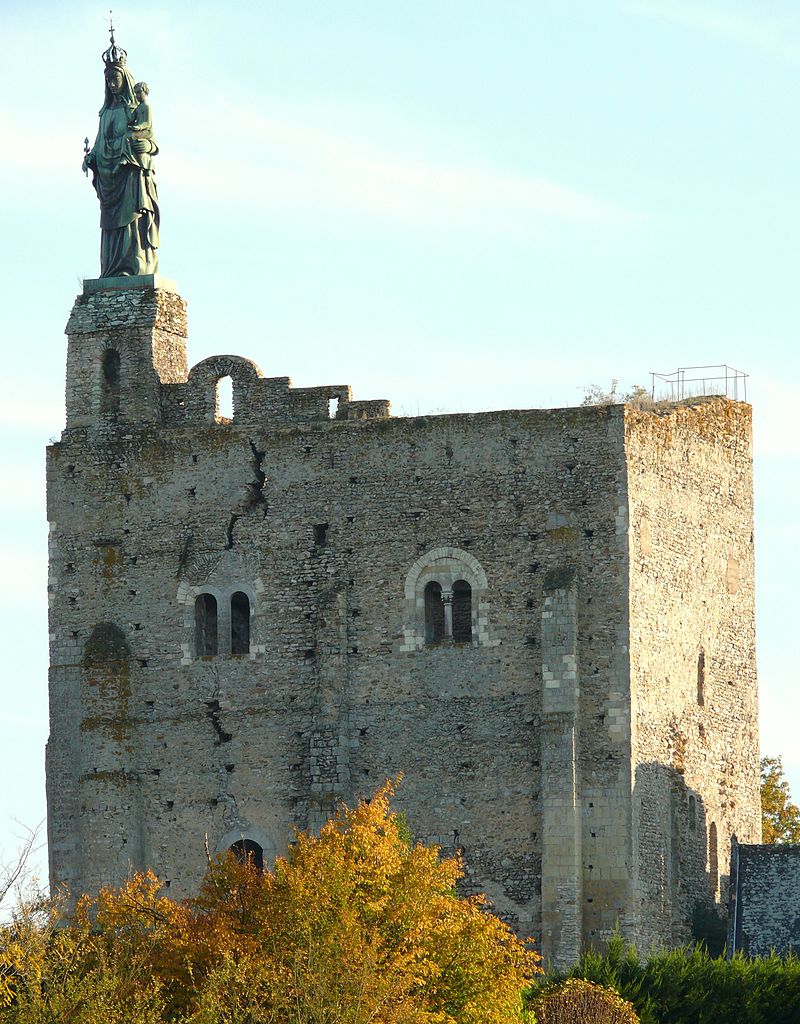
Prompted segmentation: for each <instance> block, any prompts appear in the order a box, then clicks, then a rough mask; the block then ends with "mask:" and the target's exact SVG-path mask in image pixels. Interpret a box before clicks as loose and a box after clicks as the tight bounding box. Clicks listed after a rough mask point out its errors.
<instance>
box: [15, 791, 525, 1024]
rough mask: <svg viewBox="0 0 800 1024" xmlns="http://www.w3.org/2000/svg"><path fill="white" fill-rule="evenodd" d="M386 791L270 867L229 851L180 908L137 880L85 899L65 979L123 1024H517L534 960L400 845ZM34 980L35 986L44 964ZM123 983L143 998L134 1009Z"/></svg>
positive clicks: (65, 933)
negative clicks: (89, 987) (95, 984)
mask: <svg viewBox="0 0 800 1024" xmlns="http://www.w3.org/2000/svg"><path fill="white" fill-rule="evenodd" d="M391 793H392V787H391V785H390V784H388V783H387V784H386V785H385V786H384V787H383V788H382V789H381V790H379V791H378V792H377V793H376V794H375V796H374V797H373V798H372V800H370V801H369V802H363V803H359V804H358V806H357V807H355V808H353V809H347V808H343V809H342V811H341V812H340V813H339V814H338V815H337V816H336V817H335V818H334V819H333V820H331V821H330V822H328V824H326V825H325V826H324V827H323V829H322V831H321V833H320V835H319V837H318V838H315V837H313V836H310V835H307V834H300V835H298V836H297V839H296V842H295V843H294V844H293V846H292V847H291V849H290V851H289V854H288V856H287V857H285V858H280V859H279V860H278V861H277V863H276V864H275V867H274V869H273V870H272V871H266V872H264V873H261V872H258V871H256V870H255V869H254V868H253V866H252V865H251V864H239V863H238V862H237V861H236V860H235V859H234V858H233V857H231V856H229V857H227V858H225V859H218V860H216V861H214V862H212V863H211V864H210V865H209V870H208V872H207V874H206V877H205V879H204V882H203V885H202V888H201V891H200V893H199V895H198V896H197V898H196V899H194V900H190V901H187V902H185V903H177V902H175V901H173V900H170V899H167V898H166V897H163V896H161V895H160V892H159V883H158V880H157V879H156V878H155V876H154V875H152V874H151V873H147V874H144V875H137V876H135V877H134V878H132V879H131V880H130V881H129V882H128V883H127V884H126V885H124V886H122V887H121V888H120V889H103V890H102V891H101V892H100V893H99V895H98V896H97V897H96V898H94V899H88V898H84V899H83V900H82V901H81V902H80V904H79V906H78V913H77V920H76V922H75V924H74V925H73V926H72V927H71V928H69V929H65V930H62V931H61V932H59V933H57V936H60V938H58V941H59V942H61V943H62V945H63V944H64V943H66V944H67V945H69V947H70V950H71V955H72V957H73V962H72V964H71V966H70V972H71V974H70V976H71V977H74V976H76V975H78V976H80V975H81V974H83V975H84V976H89V975H91V977H92V978H95V979H96V978H98V977H99V978H100V979H101V980H103V985H104V986H105V988H104V989H103V991H104V992H105V993H106V996H105V997H106V998H107V1003H108V1006H109V1007H110V1006H111V1004H113V1003H114V999H115V998H117V997H119V1001H120V1004H121V1005H122V1004H124V1006H126V1007H127V1008H128V1009H127V1011H126V1012H128V1015H129V1016H128V1019H129V1020H131V1021H133V1020H139V1019H141V1020H142V1021H144V1020H147V1021H151V1020H164V1021H176V1022H177V1021H181V1022H184V1024H262V1022H270V1024H272V1022H274V1024H278V1022H280V1024H284V1022H287V1024H288V1022H292V1024H306V1022H308V1024H334V1022H335V1024H501V1022H503V1024H506V1022H512V1021H515V1020H518V1019H520V1017H521V1014H522V1004H521V991H522V989H523V988H524V987H525V986H526V985H527V984H528V983H529V982H530V980H531V978H532V976H533V974H534V973H535V972H537V971H538V970H539V968H538V959H539V958H538V957H537V956H536V954H534V953H533V952H531V951H530V950H528V949H526V948H525V946H524V945H523V944H522V943H520V942H519V941H518V940H517V939H516V937H515V936H514V935H513V933H512V932H511V931H510V930H509V929H508V928H507V927H506V926H505V925H504V924H503V923H502V922H501V921H500V920H499V919H498V918H496V917H494V916H493V915H492V914H490V913H488V911H487V908H486V904H485V901H484V899H483V897H471V898H468V899H463V898H459V897H458V896H456V894H455V890H454V886H455V883H456V881H457V879H458V878H459V877H460V875H461V865H460V863H459V861H458V860H457V859H447V858H441V857H440V855H439V851H438V850H437V849H436V848H435V847H426V846H423V845H421V844H418V845H416V846H410V845H409V844H408V843H407V842H406V840H405V839H404V837H403V830H402V829H401V828H400V827H399V823H398V819H397V817H396V815H394V814H393V813H392V812H391V811H390V808H389V797H390V795H391ZM50 945H51V948H52V946H53V943H52V942H51V944H50ZM48 955H49V954H48V953H45V954H44V956H45V959H46V958H47V956H48ZM76 965H77V966H76ZM115 965H116V966H115ZM115 972H116V973H115ZM40 973H41V974H42V976H43V977H45V978H46V976H47V974H48V966H47V965H46V964H45V966H44V967H43V968H42V971H41V972H40ZM50 973H52V971H51V972H50ZM62 973H63V972H62ZM117 974H119V975H120V977H119V979H118V980H119V984H118V985H117V987H116V988H115V987H114V985H115V978H116V977H117ZM122 975H124V977H122ZM133 975H137V976H138V977H139V979H140V981H141V983H142V985H144V986H145V987H146V990H147V994H148V995H147V999H146V1000H145V1001H144V1004H145V1005H144V1006H143V1008H142V1009H141V1011H140V1010H139V1008H138V1004H136V1005H134V1004H135V999H134V998H133V995H132V993H131V990H130V984H131V978H132V976H133ZM13 987H14V986H13V982H12V983H11V988H13ZM34 987H35V986H34ZM42 988H43V989H47V988H48V984H47V983H45V984H44V985H43V986H42ZM107 989H108V991H106V990H107ZM109 991H110V995H109ZM17 996H18V998H17V1004H18V1008H19V1009H21V1007H22V1002H24V999H22V998H21V997H20V996H19V992H18V993H17ZM45 996H46V993H45V995H44V996H43V995H41V994H40V998H45ZM25 998H27V996H26V997H25ZM156 1003H157V1004H158V1007H159V1009H158V1010H157V1009H156ZM103 1005H104V1007H105V1006H106V1004H105V1003H104V1004H103ZM114 1005H116V1004H114ZM14 1006H15V1003H14V1001H13V1000H11V1005H10V1006H9V1010H8V1012H9V1013H11V1012H12V1011H13V1010H14ZM104 1012H105V1013H106V1016H107V1017H108V1019H109V1020H111V1019H112V1017H113V1014H112V1012H111V1010H110V1009H108V1010H104ZM137 1014H138V1016H137ZM28 1019H30V1020H33V1019H36V1020H45V1019H49V1017H47V1016H46V1015H43V1016H35V1017H34V1016H25V1015H24V1014H23V1015H22V1016H19V1017H17V1016H15V1015H13V1014H12V1015H11V1016H6V1015H4V1013H3V1011H2V1010H0V1020H9V1021H11V1020H15V1021H16V1020H19V1021H23V1020H28ZM98 1019H99V1018H98ZM104 1019H105V1018H104ZM122 1019H125V1018H124V1015H123V1017H122Z"/></svg>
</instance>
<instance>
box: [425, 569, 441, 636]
mask: <svg viewBox="0 0 800 1024" xmlns="http://www.w3.org/2000/svg"><path fill="white" fill-rule="evenodd" d="M444 637H445V630H444V602H443V601H442V585H441V583H436V582H435V581H432V582H430V583H429V584H428V585H427V586H426V587H425V643H427V644H438V643H441V641H442V640H444Z"/></svg>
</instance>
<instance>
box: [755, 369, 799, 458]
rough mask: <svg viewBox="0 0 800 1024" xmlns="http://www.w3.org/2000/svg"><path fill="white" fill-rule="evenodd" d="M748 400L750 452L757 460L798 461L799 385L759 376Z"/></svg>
mask: <svg viewBox="0 0 800 1024" xmlns="http://www.w3.org/2000/svg"><path fill="white" fill-rule="evenodd" d="M748 398H749V399H750V401H752V403H753V449H754V452H755V456H756V458H757V459H758V458H761V457H764V456H778V457H781V458H787V457H789V458H800V433H799V432H798V430H797V409H798V408H800V384H798V383H797V382H796V381H793V380H791V379H784V380H778V378H777V377H769V376H766V375H759V377H758V378H757V380H756V381H755V382H751V387H750V393H749V394H748Z"/></svg>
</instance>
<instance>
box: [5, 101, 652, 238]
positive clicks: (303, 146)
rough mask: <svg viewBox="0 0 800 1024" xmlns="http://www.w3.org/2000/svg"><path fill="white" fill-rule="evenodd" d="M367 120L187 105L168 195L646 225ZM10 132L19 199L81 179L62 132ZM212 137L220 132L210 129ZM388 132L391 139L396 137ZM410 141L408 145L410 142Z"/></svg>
mask: <svg viewBox="0 0 800 1024" xmlns="http://www.w3.org/2000/svg"><path fill="white" fill-rule="evenodd" d="M358 114H359V112H358V111H356V112H354V111H350V110H337V109H336V108H335V107H331V106H330V105H327V106H323V107H317V108H315V107H313V106H302V105H298V106H283V107H281V106H280V105H278V104H276V105H275V106H274V107H273V108H272V112H271V115H270V116H264V115H263V114H262V113H260V112H258V111H256V110H255V109H252V110H251V109H247V108H246V107H243V106H241V105H238V104H236V103H233V102H229V101H226V100H224V99H217V100H216V101H209V102H207V103H205V104H189V103H186V102H185V101H182V100H178V101H176V102H170V103H168V105H167V106H166V107H165V111H164V114H163V116H162V118H161V121H160V123H159V134H160V135H161V137H162V138H163V137H164V135H166V136H168V137H169V138H170V147H169V151H168V154H167V152H166V151H165V154H164V159H163V161H161V162H160V166H159V177H160V180H161V182H162V186H163V187H164V189H165V190H166V189H171V190H172V191H173V192H177V193H179V194H180V195H186V194H189V195H191V196H192V197H197V196H202V198H203V199H204V200H205V201H209V198H210V197H213V202H214V205H215V206H216V207H219V206H231V205H233V206H236V207H237V208H238V209H241V208H242V207H249V208H250V209H251V210H252V211H253V212H254V213H255V214H258V213H260V212H262V211H265V210H274V209H281V210H286V209H291V211H292V214H293V215H295V214H296V213H297V212H308V211H316V210H319V209H322V210H325V211H336V210H340V209H346V210H360V211H366V212H369V213H371V214H378V215H380V216H384V217H389V218H391V219H394V220H408V219H411V220H413V221H423V222H424V221H434V222H435V221H437V220H451V221H453V220H454V221H456V222H461V223H469V224H475V225H482V226H484V227H486V228H489V229H495V230H498V229H499V230H501V231H511V232H514V231H529V230H530V228H531V225H532V224H533V223H535V222H539V223H542V224H570V223H571V224H574V225H576V226H581V227H597V228H603V227H607V226H609V225H614V224H621V223H627V222H631V221H634V220H636V219H639V218H640V217H641V216H642V215H641V213H640V212H637V211H634V210H633V209H632V208H629V207H626V206H624V205H623V204H621V203H617V202H614V201H610V200H607V199H604V198H601V197H598V196H595V195H592V194H591V193H590V192H587V191H582V190H580V189H577V188H572V187H570V186H568V185H565V184H562V183H560V182H558V181H555V180H553V179H552V178H548V177H547V176H545V175H534V174H530V173H527V172H526V171H524V170H520V169H516V168H513V167H504V166H500V165H497V164H495V163H493V162H492V161H488V160H485V159H482V158H480V157H477V156H476V157H474V158H472V159H468V160H465V159H462V158H461V157H459V159H458V160H454V159H453V157H452V156H451V155H450V154H449V153H447V152H445V151H444V145H443V144H442V143H441V142H439V141H438V140H435V139H428V140H427V141H423V142H421V143H420V142H417V143H415V145H414V146H413V147H410V148H415V149H416V152H409V151H408V149H407V148H400V147H398V146H395V147H392V146H391V144H387V143H385V142H384V141H382V140H381V138H380V136H381V135H387V134H388V135H389V136H392V135H394V134H396V133H393V132H392V131H391V126H389V125H386V124H384V125H382V126H381V127H380V128H379V129H378V130H377V131H373V129H372V128H371V126H369V125H367V124H365V123H363V122H362V123H361V124H360V127H359V128H358V129H357V130H355V131H354V130H352V129H350V128H347V127H344V126H345V125H349V124H352V123H356V124H359V117H358ZM0 117H2V119H3V124H4V126H5V129H4V130H5V132H6V139H7V141H8V143H9V144H8V146H7V147H6V151H7V155H6V156H5V158H4V160H5V170H6V173H7V174H9V175H10V176H11V178H12V180H13V179H14V178H16V179H17V182H18V184H19V188H18V189H17V188H12V189H10V190H9V191H10V194H14V195H22V196H25V195H30V196H36V195H38V194H39V193H38V191H37V190H36V189H33V188H32V187H31V182H32V181H33V180H34V179H37V180H41V179H46V180H47V183H48V186H47V187H54V188H59V187H63V182H64V181H66V180H67V175H70V177H69V180H70V181H72V182H73V184H74V182H75V181H77V180H78V177H79V176H80V170H79V168H80V161H81V159H82V155H83V154H82V152H81V149H82V146H81V144H80V140H79V139H78V136H77V135H76V134H75V132H73V131H71V130H69V128H62V129H60V130H58V131H57V132H56V134H52V133H50V134H49V135H48V136H47V137H46V138H45V137H44V135H43V134H42V133H41V132H37V131H36V130H35V129H34V128H32V127H31V126H30V125H29V124H28V123H26V122H24V121H22V120H21V118H20V117H19V116H18V115H17V114H16V113H15V111H14V110H13V109H11V108H10V107H8V106H3V105H0ZM209 126H211V127H209ZM387 129H388V131H387ZM406 137H407V136H406Z"/></svg>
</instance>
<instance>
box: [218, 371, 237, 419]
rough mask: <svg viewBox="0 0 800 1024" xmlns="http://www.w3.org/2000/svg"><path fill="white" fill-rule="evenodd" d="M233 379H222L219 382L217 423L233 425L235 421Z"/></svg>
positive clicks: (228, 377)
mask: <svg viewBox="0 0 800 1024" xmlns="http://www.w3.org/2000/svg"><path fill="white" fill-rule="evenodd" d="M233 414H234V404H233V377H231V376H227V377H220V379H219V380H218V381H217V409H216V421H217V423H231V422H232V421H233Z"/></svg>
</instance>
